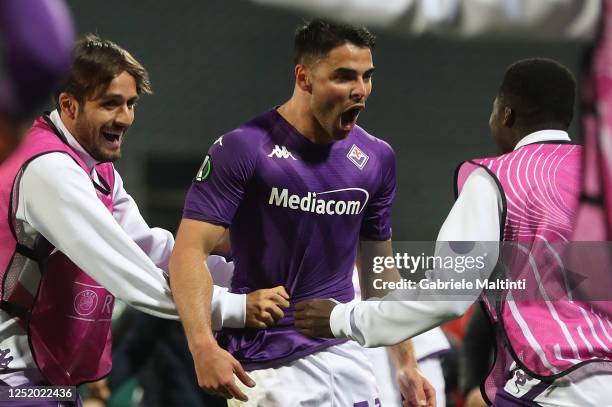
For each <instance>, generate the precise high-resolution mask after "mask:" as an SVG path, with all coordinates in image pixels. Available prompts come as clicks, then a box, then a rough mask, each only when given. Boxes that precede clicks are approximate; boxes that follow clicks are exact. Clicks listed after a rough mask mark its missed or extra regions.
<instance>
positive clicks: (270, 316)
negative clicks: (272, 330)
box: [246, 285, 289, 329]
mask: <svg viewBox="0 0 612 407" xmlns="http://www.w3.org/2000/svg"><path fill="white" fill-rule="evenodd" d="M287 307H289V294H287V291H285V287H283V286H282V285H281V286H278V287H274V288H267V289H263V290H257V291H253V292H252V293H249V294H247V298H246V326H247V327H249V328H257V329H265V328H268V327H271V326H273V325H274V324H275V323H276V321H278V320H279V319H281V318H282V317H284V316H285V313H284V311H283V310H284V309H286V308H287Z"/></svg>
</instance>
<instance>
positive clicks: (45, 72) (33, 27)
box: [0, 0, 74, 163]
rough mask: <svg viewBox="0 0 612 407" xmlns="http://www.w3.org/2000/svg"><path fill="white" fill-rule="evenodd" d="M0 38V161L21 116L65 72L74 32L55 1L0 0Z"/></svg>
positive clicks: (11, 144) (10, 147)
mask: <svg viewBox="0 0 612 407" xmlns="http://www.w3.org/2000/svg"><path fill="white" fill-rule="evenodd" d="M0 38H1V39H2V40H3V45H4V49H5V53H6V55H5V57H4V62H3V65H4V68H5V70H4V77H3V78H2V81H1V82H0V163H1V162H2V161H3V160H4V159H5V158H6V157H7V156H8V155H9V154H10V153H11V151H12V150H13V149H14V148H15V147H16V146H17V144H18V143H19V140H20V138H21V137H20V136H21V134H22V131H23V130H25V129H24V128H22V127H24V123H23V122H24V120H25V119H26V118H27V117H28V115H29V114H31V113H32V112H33V111H34V109H36V108H37V107H38V104H39V103H41V102H42V101H43V100H44V99H45V98H46V97H48V96H49V93H51V92H52V91H53V90H54V89H55V86H57V84H58V82H59V81H60V80H61V79H62V78H63V76H64V75H65V74H66V73H67V71H68V68H69V67H70V57H71V55H70V51H71V48H72V42H73V41H74V31H73V26H72V20H71V18H70V13H69V12H68V9H67V7H66V5H65V4H64V2H63V1H61V0H4V1H1V2H0Z"/></svg>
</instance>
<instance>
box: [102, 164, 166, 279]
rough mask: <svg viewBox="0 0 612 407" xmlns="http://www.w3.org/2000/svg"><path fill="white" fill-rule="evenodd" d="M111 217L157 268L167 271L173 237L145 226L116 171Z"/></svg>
mask: <svg viewBox="0 0 612 407" xmlns="http://www.w3.org/2000/svg"><path fill="white" fill-rule="evenodd" d="M113 217H114V218H115V220H116V221H117V223H119V225H120V226H121V228H122V229H123V230H124V231H125V233H127V235H128V236H129V237H130V239H132V240H133V241H134V242H135V243H136V244H137V245H138V247H140V248H141V249H142V251H143V252H145V254H146V255H147V256H148V257H149V259H151V261H152V262H153V263H154V264H155V265H156V266H157V267H159V268H161V269H162V270H166V271H167V270H168V263H169V262H170V255H171V254H172V249H173V247H174V236H172V233H170V232H169V231H167V230H165V229H161V228H151V227H149V225H147V222H146V221H145V220H144V218H143V217H142V215H141V214H140V211H139V210H138V206H137V205H136V202H135V201H134V199H132V197H131V196H130V195H129V194H128V193H127V191H126V190H125V188H124V187H123V179H121V176H120V175H119V173H118V172H117V171H115V187H114V191H113Z"/></svg>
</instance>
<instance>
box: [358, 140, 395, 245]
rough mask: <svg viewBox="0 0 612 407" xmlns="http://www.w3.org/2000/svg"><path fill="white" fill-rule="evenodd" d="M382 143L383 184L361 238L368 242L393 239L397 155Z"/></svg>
mask: <svg viewBox="0 0 612 407" xmlns="http://www.w3.org/2000/svg"><path fill="white" fill-rule="evenodd" d="M381 143H382V144H383V146H382V154H381V184H380V186H379V188H378V191H377V192H376V193H375V194H374V196H373V197H372V198H371V199H370V202H369V203H368V206H367V207H366V210H365V211H366V212H365V216H364V218H363V221H362V224H361V232H360V234H361V237H362V238H365V239H368V240H388V239H390V238H391V206H392V205H393V200H394V199H395V153H394V152H393V150H392V149H391V147H390V146H389V145H388V144H386V143H384V142H381Z"/></svg>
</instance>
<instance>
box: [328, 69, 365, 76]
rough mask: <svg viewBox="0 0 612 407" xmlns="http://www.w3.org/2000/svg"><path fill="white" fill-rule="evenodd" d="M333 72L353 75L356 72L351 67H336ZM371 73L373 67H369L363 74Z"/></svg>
mask: <svg viewBox="0 0 612 407" xmlns="http://www.w3.org/2000/svg"><path fill="white" fill-rule="evenodd" d="M334 72H335V73H336V74H341V75H354V74H356V73H357V71H356V70H354V69H351V68H337V69H336V70H335V71H334ZM373 73H374V68H370V69H368V70H367V71H365V72H364V73H363V74H364V75H372V74H373Z"/></svg>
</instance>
